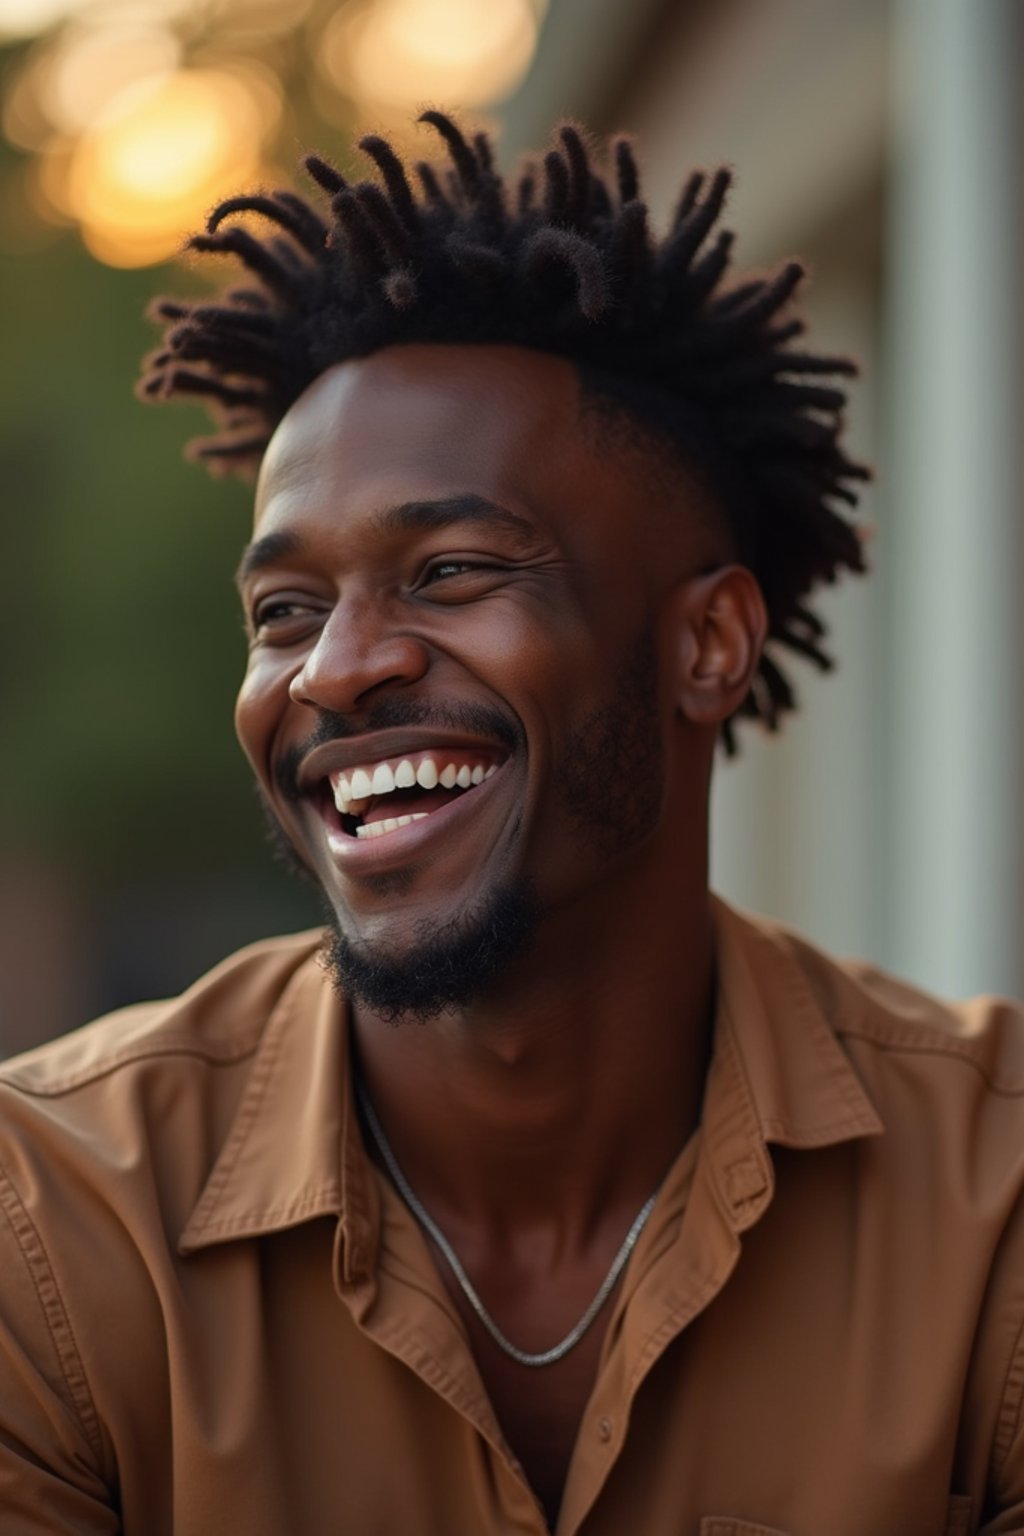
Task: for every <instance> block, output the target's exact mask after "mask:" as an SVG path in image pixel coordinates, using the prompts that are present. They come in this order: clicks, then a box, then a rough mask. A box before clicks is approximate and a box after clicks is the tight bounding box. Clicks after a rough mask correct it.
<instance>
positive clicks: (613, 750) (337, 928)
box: [260, 626, 664, 1023]
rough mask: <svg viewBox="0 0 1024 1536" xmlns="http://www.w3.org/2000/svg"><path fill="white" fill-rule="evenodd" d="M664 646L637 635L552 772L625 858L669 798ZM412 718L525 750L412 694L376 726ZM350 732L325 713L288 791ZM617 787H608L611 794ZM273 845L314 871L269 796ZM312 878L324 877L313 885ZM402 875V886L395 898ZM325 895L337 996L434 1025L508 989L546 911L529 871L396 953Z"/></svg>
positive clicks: (285, 765)
mask: <svg viewBox="0 0 1024 1536" xmlns="http://www.w3.org/2000/svg"><path fill="white" fill-rule="evenodd" d="M657 676H658V668H657V648H656V644H655V638H654V629H653V626H648V627H647V628H646V629H645V630H644V631H643V632H642V633H641V635H640V636H639V638H638V640H637V642H636V643H635V645H634V646H633V648H632V650H631V651H630V652H629V653H628V655H627V657H626V659H625V662H624V663H623V665H622V667H621V668H620V669H619V673H618V675H617V677H616V682H615V687H614V689H613V691H612V694H611V696H610V698H609V699H608V701H607V702H606V703H605V704H604V705H602V706H601V707H600V708H598V709H596V710H594V711H593V712H592V713H591V714H590V715H588V716H587V717H586V718H585V719H584V720H583V722H582V723H581V724H580V725H579V726H578V727H577V728H576V729H575V730H574V731H573V732H572V734H571V735H570V737H569V740H568V742H567V744H566V749H565V751H564V753H563V754H562V759H561V763H560V765H559V767H558V769H557V771H556V775H555V793H556V795H557V797H558V799H559V801H560V803H561V805H562V806H563V808H564V810H565V811H566V812H567V814H568V816H569V819H570V822H571V824H572V826H573V827H574V829H575V831H576V833H577V835H578V837H579V839H580V844H581V848H585V849H586V850H588V851H594V852H597V853H598V855H599V856H600V857H601V858H602V860H605V861H610V860H612V859H614V858H616V857H617V856H620V855H622V854H624V853H627V852H628V851H629V850H630V849H631V848H634V847H635V846H636V845H637V844H638V843H640V842H642V841H643V840H644V839H645V838H646V837H647V836H648V835H649V833H650V832H651V831H652V830H653V829H654V827H655V825H656V823H657V819H658V814H659V810H660V806H661V800H662V790H663V783H664V770H663V763H662V756H661V746H660V734H659V724H660V722H659V718H658V688H657ZM412 722H415V723H416V724H423V725H452V724H458V725H462V726H466V727H468V728H471V729H472V728H476V729H478V730H479V731H480V732H481V734H490V735H491V736H492V737H494V738H496V739H499V740H501V741H503V742H504V743H505V744H506V745H508V746H509V748H510V749H515V748H519V747H521V746H522V745H523V742H524V738H523V733H522V731H521V729H519V728H518V727H512V726H510V725H509V724H508V722H507V721H506V720H505V719H504V718H503V717H501V716H498V715H496V713H495V712H493V711H490V710H487V711H483V710H465V709H463V710H459V711H458V712H454V711H453V712H447V711H444V710H438V709H436V708H429V709H427V708H422V707H421V706H419V705H417V704H414V703H410V702H407V701H401V700H394V701H387V700H382V701H380V703H379V704H378V706H377V708H376V710H375V711H374V714H373V718H372V719H371V720H369V721H368V722H367V726H368V728H369V727H372V728H384V727H386V726H389V725H400V724H406V723H412ZM351 734H353V728H352V727H351V726H350V725H349V724H348V723H347V722H346V721H344V720H343V719H342V717H339V716H327V715H324V716H323V717H322V718H320V719H319V720H318V722H317V725H316V727H315V731H314V737H313V738H311V740H310V741H309V742H306V743H304V744H303V746H302V747H301V748H300V749H293V751H292V752H291V753H289V754H288V755H287V756H286V758H285V759H284V760H283V762H282V764H281V765H280V766H279V768H278V771H277V780H278V784H279V787H280V788H281V789H282V791H283V792H284V793H285V794H286V795H287V796H289V797H297V789H296V788H295V766H296V765H297V763H298V762H299V761H300V759H301V757H302V756H303V755H304V754H305V753H306V752H308V751H309V750H310V749H311V747H312V746H314V745H320V744H322V743H323V742H325V741H329V740H332V739H334V738H335V737H342V736H348V735H351ZM609 786H611V789H609ZM260 798H261V801H262V804H263V809H264V812H265V814H266V818H267V823H268V830H269V834H270V839H271V842H272V844H273V846H274V848H275V849H276V851H277V852H278V854H279V855H280V856H281V857H282V858H283V859H284V860H285V862H286V863H288V864H289V865H290V866H291V867H292V868H293V869H295V870H297V871H298V872H300V873H301V874H302V875H303V876H304V877H305V878H307V879H309V878H312V877H311V875H310V871H309V870H308V869H307V868H306V866H305V865H304V864H303V863H302V861H301V860H300V859H299V858H298V856H297V855H296V853H295V851H294V849H293V848H292V845H291V843H290V841H289V839H288V838H287V837H286V835H285V834H284V832H283V831H282V829H281V827H280V825H279V823H278V821H277V818H276V816H275V815H274V812H273V810H272V808H271V806H270V804H269V802H268V801H267V800H266V799H265V798H264V797H263V796H262V795H261V797H260ZM314 883H318V882H315V881H314ZM402 888H403V881H402V878H401V877H398V878H397V879H396V881H395V888H394V894H395V898H396V901H400V900H401V893H402ZM320 894H321V897H323V898H324V902H325V911H326V917H327V931H326V933H325V936H324V943H323V946H322V949H321V958H322V961H323V964H324V966H325V969H326V970H327V972H328V974H329V976H330V977H331V980H332V981H333V983H334V985H335V987H336V988H337V989H338V991H339V992H341V993H343V994H344V996H345V997H346V998H348V999H349V1000H350V1001H353V1002H360V1003H363V1004H364V1005H365V1006H366V1007H367V1008H369V1009H370V1010H371V1011H372V1012H373V1013H375V1014H377V1015H378V1016H380V1017H381V1018H383V1019H385V1020H387V1021H388V1022H391V1023H394V1022H397V1021H409V1022H426V1021H428V1020H430V1019H433V1018H436V1017H437V1016H438V1015H439V1014H442V1013H451V1012H455V1011H457V1010H460V1009H463V1008H465V1007H467V1006H468V1005H469V1004H470V1003H473V1002H476V1001H478V1000H479V999H480V998H481V997H482V996H484V995H485V994H486V993H487V992H488V991H489V990H490V989H492V988H493V987H494V986H496V985H498V984H500V981H501V979H502V977H503V976H506V975H507V974H508V971H509V969H510V967H511V965H512V964H513V962H515V961H517V960H519V959H521V958H522V957H523V956H524V955H526V954H527V953H528V951H529V950H530V948H531V946H532V944H533V941H534V938H535V936H536V933H537V929H538V927H539V925H540V923H541V921H542V918H543V915H544V912H543V906H542V904H541V901H540V899H539V897H538V894H537V892H536V890H535V888H534V886H533V883H532V882H531V881H530V880H529V879H528V878H527V877H526V876H523V877H520V878H518V879H510V880H507V881H505V882H499V883H498V884H496V885H495V886H494V887H493V888H492V890H491V891H490V892H489V893H488V894H487V895H486V896H485V897H484V898H483V899H482V900H481V901H480V902H479V903H478V904H477V905H475V906H474V907H471V908H469V909H468V910H465V911H460V912H456V913H454V914H453V915H452V916H451V917H449V918H447V919H445V920H443V921H440V920H437V921H435V920H430V919H424V920H423V921H422V922H421V923H420V924H419V926H418V930H417V933H416V936H415V938H414V940H413V942H412V944H411V945H410V946H408V947H407V948H405V949H404V950H403V951H402V952H401V953H396V952H395V951H394V950H391V949H389V948H388V947H387V946H386V945H384V944H381V943H380V942H379V941H376V942H370V943H367V942H366V941H365V940H360V939H356V938H353V937H352V936H351V935H349V934H347V933H346V932H345V931H344V930H343V928H342V926H341V921H340V919H339V916H338V914H337V912H336V911H335V910H334V908H333V907H332V906H331V905H330V904H329V903H328V902H327V901H326V898H325V897H324V893H323V891H322V890H321V893H320Z"/></svg>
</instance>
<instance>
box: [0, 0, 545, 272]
mask: <svg viewBox="0 0 1024 1536" xmlns="http://www.w3.org/2000/svg"><path fill="white" fill-rule="evenodd" d="M547 7H548V0H146V3H145V4H142V3H140V0H0V40H2V39H4V38H7V39H17V38H22V39H24V41H23V42H22V43H21V44H19V45H18V51H17V56H16V59H15V60H14V61H13V62H12V65H11V67H10V68H9V70H8V72H7V79H6V82H5V86H4V100H3V106H2V110H3V119H2V120H3V129H4V133H5V135H6V137H7V139H8V140H9V141H10V143H12V144H13V145H14V146H15V147H16V148H17V149H19V150H21V151H22V152H25V153H27V154H28V155H29V157H30V167H31V169H30V172H29V175H28V176H27V178H24V186H25V189H26V190H25V193H24V194H23V195H22V201H21V206H22V207H23V209H24V210H25V212H26V216H27V217H29V218H37V219H38V218H41V219H42V220H45V221H48V222H49V223H51V224H52V225H54V226H56V227H60V226H68V225H70V226H72V227H77V228H78V229H79V230H80V233H81V236H82V239H83V240H84V242H85V244H86V246H87V247H88V249H89V251H90V252H91V253H92V254H93V255H94V256H95V257H97V258H98V259H99V260H100V261H102V262H105V263H108V264H110V265H113V266H118V267H132V266H144V265H148V264H150V263H156V262H161V261H164V260H166V259H167V258H168V257H170V256H172V255H173V254H174V253H175V252H176V251H177V250H178V249H179V248H180V245H181V241H182V239H183V237H184V236H185V235H186V234H187V233H188V232H189V231H191V230H193V229H195V228H196V226H197V225H198V224H200V223H201V222H202V219H203V216H204V215H205V213H206V211H207V210H208V209H209V207H210V206H211V205H212V204H213V203H215V202H216V201H217V200H218V198H220V197H222V196H224V195H226V194H229V193H231V192H234V191H238V190H243V189H245V188H247V187H252V186H253V185H254V183H256V182H258V181H261V180H264V179H268V178H269V168H270V166H271V165H272V164H273V163H274V162H275V161H276V159H277V158H278V156H276V155H275V147H276V145H277V141H278V140H279V139H280V140H282V141H286V142H287V148H288V153H287V154H281V155H280V158H281V159H282V160H285V161H286V162H287V161H288V160H290V159H291V158H293V156H294V153H295V150H296V149H298V148H300V147H301V145H302V142H303V135H304V133H308V134H309V136H310V138H312V137H313V134H314V133H315V126H314V125H315V124H316V123H317V122H319V123H320V124H322V123H323V122H325V121H326V122H329V123H331V124H333V125H336V126H338V127H340V128H342V129H343V130H350V129H353V128H358V127H359V125H360V124H361V123H362V124H372V125H373V126H374V127H375V128H378V129H381V130H383V131H385V132H388V133H390V134H391V135H392V136H393V137H394V138H395V140H396V142H397V143H398V144H399V145H402V144H407V143H408V141H409V139H410V137H411V135H412V119H413V118H414V116H415V114H416V111H417V109H418V108H421V107H423V106H425V105H428V104H429V105H441V106H450V105H452V104H453V103H457V104H458V105H459V106H461V107H468V108H476V109H477V110H478V115H479V109H480V108H486V107H487V106H489V105H490V104H492V103H495V102H497V101H499V100H501V99H502V98H503V97H505V96H507V95H508V94H509V93H510V92H511V91H512V90H513V89H514V88H515V87H516V86H517V85H518V84H519V83H520V81H521V80H522V78H523V76H524V74H525V73H526V71H527V69H528V68H529V65H530V62H531V60H532V58H533V54H534V51H535V49H536V46H537V40H538V34H539V30H540V25H541V21H542V19H543V17H544V14H545V13H546V11H547ZM283 147H284V145H283V144H282V148H283Z"/></svg>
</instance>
